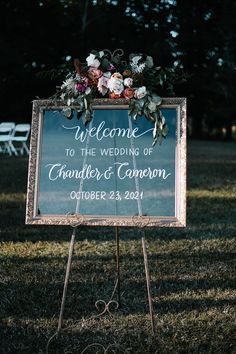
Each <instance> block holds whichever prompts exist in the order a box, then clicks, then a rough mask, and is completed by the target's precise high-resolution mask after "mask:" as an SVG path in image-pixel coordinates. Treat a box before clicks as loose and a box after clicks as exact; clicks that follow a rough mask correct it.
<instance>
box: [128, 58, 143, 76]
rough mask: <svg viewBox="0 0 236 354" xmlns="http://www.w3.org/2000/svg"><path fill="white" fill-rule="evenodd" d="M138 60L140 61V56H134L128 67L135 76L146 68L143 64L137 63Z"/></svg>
mask: <svg viewBox="0 0 236 354" xmlns="http://www.w3.org/2000/svg"><path fill="white" fill-rule="evenodd" d="M140 59H142V56H141V55H136V56H135V57H133V58H132V59H131V62H130V66H131V68H132V71H133V73H135V74H140V73H141V72H142V71H143V70H144V68H145V66H146V65H145V63H139V61H140Z"/></svg>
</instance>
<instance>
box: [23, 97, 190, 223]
mask: <svg viewBox="0 0 236 354" xmlns="http://www.w3.org/2000/svg"><path fill="white" fill-rule="evenodd" d="M114 106H116V107H117V108H128V104H127V100H125V99H117V100H114V99H95V100H93V108H94V109H96V108H107V109H109V107H114ZM65 107H66V106H65V104H64V102H62V101H55V100H35V101H34V102H33V111H32V128H31V140H30V156H29V170H28V187H27V205H26V224H37V225H39V224H43V225H45V224H47V225H71V226H77V225H81V224H82V225H93V226H136V227H144V226H159V227H184V226H185V225H186V99H185V98H164V99H163V100H162V105H161V107H162V108H175V109H176V111H177V132H176V133H177V137H176V216H175V217H155V216H133V217H130V216H129V217H128V216H127V217H124V216H122V217H121V216H119V217H118V216H98V215H96V216H91V215H81V214H76V215H43V216H41V215H37V210H36V208H37V198H38V166H39V163H40V156H39V155H40V154H39V151H40V141H41V130H42V112H43V110H44V109H46V108H50V109H52V108H54V109H59V108H65ZM71 108H76V106H71ZM167 139H168V137H167Z"/></svg>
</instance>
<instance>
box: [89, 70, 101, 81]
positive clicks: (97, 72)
mask: <svg viewBox="0 0 236 354" xmlns="http://www.w3.org/2000/svg"><path fill="white" fill-rule="evenodd" d="M102 74H103V72H102V70H99V69H96V68H93V67H91V68H89V70H88V76H89V77H90V79H92V80H96V79H98V78H99V77H101V76H102Z"/></svg>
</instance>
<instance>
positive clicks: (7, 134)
mask: <svg viewBox="0 0 236 354" xmlns="http://www.w3.org/2000/svg"><path fill="white" fill-rule="evenodd" d="M14 128H15V123H14V122H2V123H0V152H3V153H8V155H10V156H11V155H12V152H13V153H14V154H15V155H17V151H16V150H15V148H14V146H13V149H12V147H11V139H12V135H13V132H14Z"/></svg>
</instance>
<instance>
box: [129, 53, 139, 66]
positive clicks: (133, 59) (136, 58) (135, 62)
mask: <svg viewBox="0 0 236 354" xmlns="http://www.w3.org/2000/svg"><path fill="white" fill-rule="evenodd" d="M140 59H142V56H141V55H136V56H135V57H133V58H132V60H131V63H132V64H136V65H137V64H138V62H139V60H140Z"/></svg>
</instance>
